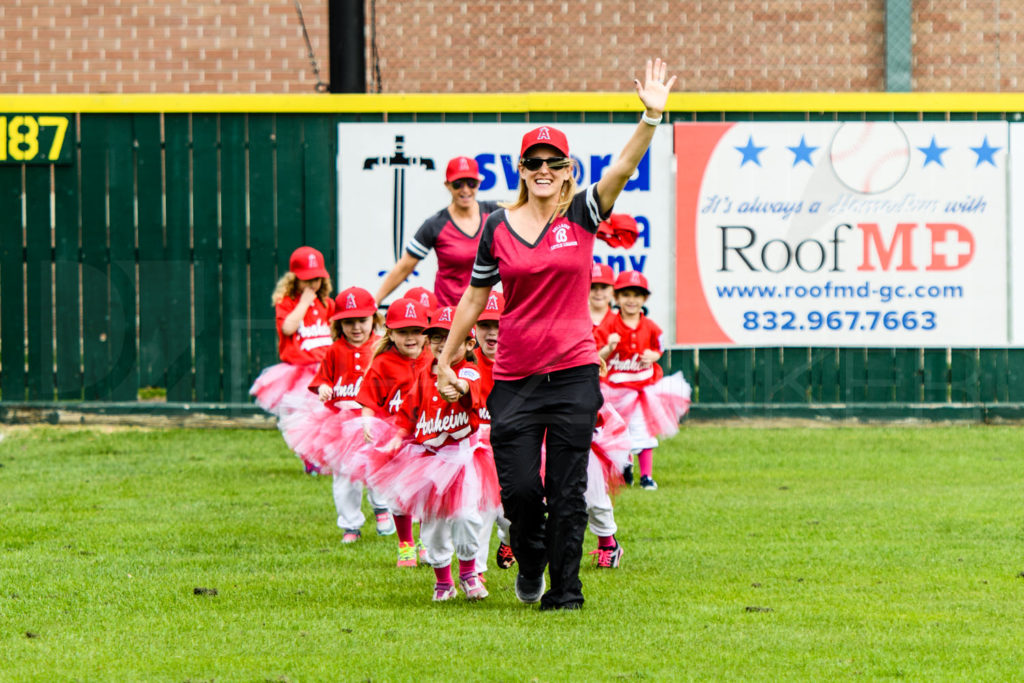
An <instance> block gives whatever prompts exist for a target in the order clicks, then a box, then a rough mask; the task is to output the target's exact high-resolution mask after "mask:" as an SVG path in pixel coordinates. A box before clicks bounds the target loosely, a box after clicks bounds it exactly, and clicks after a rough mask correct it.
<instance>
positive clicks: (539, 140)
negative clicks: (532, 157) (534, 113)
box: [519, 126, 569, 157]
mask: <svg viewBox="0 0 1024 683" xmlns="http://www.w3.org/2000/svg"><path fill="white" fill-rule="evenodd" d="M536 145H549V146H551V147H554V148H555V149H557V150H558V151H559V152H561V153H562V156H569V140H568V138H566V137H565V133H563V132H562V131H560V130H558V129H557V128H554V127H552V126H541V127H539V128H534V129H533V130H531V131H530V132H529V133H527V134H526V135H524V136H523V144H522V146H521V147H520V148H519V156H520V157H524V156H526V152H527V151H528V150H529V149H530V148H531V147H534V146H536Z"/></svg>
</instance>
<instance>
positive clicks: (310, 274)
mask: <svg viewBox="0 0 1024 683" xmlns="http://www.w3.org/2000/svg"><path fill="white" fill-rule="evenodd" d="M288 270H290V271H292V273H293V274H294V275H295V277H297V278H299V279H300V280H312V279H314V278H318V277H328V275H327V269H326V268H324V255H323V254H321V253H320V252H319V251H317V250H316V249H314V248H313V247H299V248H298V249H296V250H295V251H293V252H292V255H291V258H289V259H288Z"/></svg>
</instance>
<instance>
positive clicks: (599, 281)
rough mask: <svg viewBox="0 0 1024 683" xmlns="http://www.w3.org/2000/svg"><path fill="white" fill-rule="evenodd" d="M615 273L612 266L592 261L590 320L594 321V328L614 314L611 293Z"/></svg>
mask: <svg viewBox="0 0 1024 683" xmlns="http://www.w3.org/2000/svg"><path fill="white" fill-rule="evenodd" d="M614 284H615V274H614V273H613V272H612V267H611V266H608V265H605V264H603V263H598V262H596V261H595V262H594V268H593V270H591V271H590V298H589V299H588V300H587V303H589V304H590V320H591V321H592V322H593V323H594V329H595V330H596V329H597V326H598V325H600V324H601V323H603V322H604V321H605V320H607V319H608V318H610V317H612V316H613V315H615V311H613V310H612V294H613V292H614V291H615V288H614V287H613V285H614Z"/></svg>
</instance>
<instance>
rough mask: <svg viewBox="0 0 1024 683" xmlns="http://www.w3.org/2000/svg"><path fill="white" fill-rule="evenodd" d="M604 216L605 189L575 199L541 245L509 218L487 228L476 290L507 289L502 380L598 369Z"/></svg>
mask: <svg viewBox="0 0 1024 683" xmlns="http://www.w3.org/2000/svg"><path fill="white" fill-rule="evenodd" d="M610 213H611V210H610V209H609V210H608V211H607V212H606V213H604V214H603V215H602V214H601V209H600V202H599V199H598V196H597V185H591V186H590V187H588V188H587V189H586V190H584V191H583V192H580V193H578V194H577V195H576V196H575V197H573V199H572V204H570V205H569V210H568V211H567V212H566V214H565V215H564V216H558V217H556V218H555V219H554V220H553V221H552V222H551V223H550V224H548V225H547V226H546V227H545V228H544V230H543V231H542V232H541V234H540V236H539V237H538V238H537V241H536V243H535V244H528V243H526V242H525V241H524V240H523V238H522V237H520V236H519V235H517V234H516V233H515V232H513V230H512V228H511V227H509V224H508V214H507V212H506V211H497V212H495V213H493V214H491V215H490V216H489V217H488V218H487V221H486V222H485V223H484V227H483V230H482V231H481V232H482V233H483V234H482V235H481V236H480V248H479V249H478V250H477V256H476V262H475V263H474V265H473V277H472V279H471V280H470V284H472V285H473V286H474V287H493V286H494V285H496V284H497V283H498V282H501V286H502V291H503V293H504V295H505V310H504V311H503V312H502V315H501V332H500V335H501V336H500V341H499V343H498V353H497V358H496V359H495V363H494V379H496V380H515V379H522V378H524V377H529V376H531V375H537V374H546V373H549V372H555V371H558V370H565V369H568V368H574V367H578V366H581V365H597V363H598V359H597V347H596V346H595V345H594V336H593V327H594V324H593V322H592V321H591V319H590V307H589V304H588V297H589V295H590V272H591V270H592V268H593V258H594V240H595V233H596V232H597V226H598V224H599V223H600V222H601V221H602V220H604V219H605V218H607V217H608V215H609V214H610Z"/></svg>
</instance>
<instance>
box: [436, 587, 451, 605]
mask: <svg viewBox="0 0 1024 683" xmlns="http://www.w3.org/2000/svg"><path fill="white" fill-rule="evenodd" d="M454 597H455V586H453V585H452V584H448V585H447V586H442V585H441V584H439V583H438V584H434V602H444V601H445V600H451V599H452V598H454Z"/></svg>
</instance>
